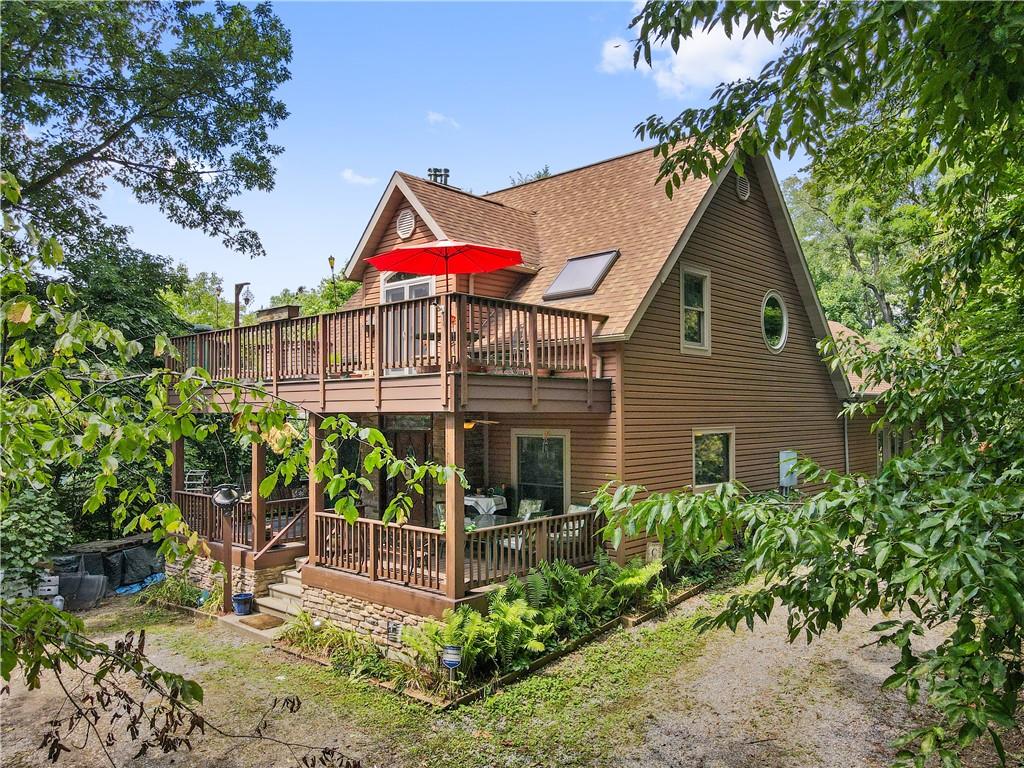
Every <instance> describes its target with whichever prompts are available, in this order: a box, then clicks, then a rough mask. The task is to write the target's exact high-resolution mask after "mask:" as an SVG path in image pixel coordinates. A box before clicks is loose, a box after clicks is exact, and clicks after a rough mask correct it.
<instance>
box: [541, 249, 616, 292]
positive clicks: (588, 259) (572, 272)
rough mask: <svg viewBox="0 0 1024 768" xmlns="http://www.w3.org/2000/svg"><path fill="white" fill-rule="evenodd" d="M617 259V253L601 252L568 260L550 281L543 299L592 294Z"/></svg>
mask: <svg viewBox="0 0 1024 768" xmlns="http://www.w3.org/2000/svg"><path fill="white" fill-rule="evenodd" d="M618 257H619V252H618V251H602V252H601V253H592V254H590V255H588V256H577V257H576V258H573V259H569V260H568V261H567V262H565V266H564V267H562V271H561V272H559V273H558V276H557V277H555V279H554V280H552V281H551V285H550V286H548V289H547V291H546V292H545V293H544V299H545V300H547V299H568V298H569V297H571V296H586V295H588V294H591V293H593V292H594V291H596V290H597V286H599V285H600V284H601V281H602V280H603V279H604V276H605V275H607V274H608V270H609V269H611V268H612V264H614V263H615V259H617V258H618Z"/></svg>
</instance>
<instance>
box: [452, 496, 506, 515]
mask: <svg viewBox="0 0 1024 768" xmlns="http://www.w3.org/2000/svg"><path fill="white" fill-rule="evenodd" d="M463 503H464V504H465V505H466V506H467V507H473V509H475V510H477V511H478V512H480V514H481V515H493V514H495V513H496V512H500V511H502V510H503V509H508V502H507V501H506V500H505V497H504V496H476V495H471V496H466V497H464V500H463Z"/></svg>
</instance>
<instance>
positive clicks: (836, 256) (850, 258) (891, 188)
mask: <svg viewBox="0 0 1024 768" xmlns="http://www.w3.org/2000/svg"><path fill="white" fill-rule="evenodd" d="M829 171H830V169H829V168H828V167H827V166H826V165H824V164H818V165H814V166H812V175H811V176H809V177H807V178H797V177H793V178H791V179H787V180H786V181H785V183H784V184H783V190H784V191H785V194H786V200H787V202H788V204H789V209H790V213H791V214H792V217H793V224H794V226H795V227H796V230H797V233H798V234H799V236H800V241H801V243H802V244H803V250H804V255H805V256H806V257H807V263H808V266H809V267H810V270H811V276H812V277H813V278H814V284H815V286H816V287H817V289H818V295H819V297H820V298H821V302H822V307H823V308H824V310H825V315H826V316H827V317H828V318H829V319H830V320H838V321H839V322H841V323H843V324H844V325H847V326H849V327H851V328H854V329H856V330H858V331H861V332H867V331H870V330H871V329H873V328H876V327H879V326H889V327H897V328H899V329H900V330H904V331H905V330H907V329H909V328H910V327H911V326H912V325H913V321H914V319H915V317H916V313H917V308H918V307H917V303H918V302H917V296H915V295H914V294H913V293H912V292H911V290H910V287H909V286H908V285H907V283H906V281H905V280H904V279H903V272H904V270H905V269H906V267H907V266H909V265H910V264H911V263H912V262H913V260H914V259H915V258H916V257H917V256H919V255H920V254H921V253H922V251H923V249H924V247H925V246H926V245H927V244H928V243H929V241H930V238H931V237H932V236H934V230H933V227H932V222H931V215H930V213H929V211H928V209H927V206H926V203H927V200H928V197H929V195H930V187H931V186H933V184H934V182H932V181H931V180H928V179H926V180H923V181H920V182H912V181H910V180H908V179H907V178H887V179H870V178H869V179H865V178H864V177H858V178H856V179H847V178H843V177H841V176H840V177H838V178H833V177H832V176H830V174H829Z"/></svg>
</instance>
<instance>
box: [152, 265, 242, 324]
mask: <svg viewBox="0 0 1024 768" xmlns="http://www.w3.org/2000/svg"><path fill="white" fill-rule="evenodd" d="M175 277H176V281H175V282H176V285H175V286H173V287H168V288H164V289H162V290H161V291H160V298H161V299H163V301H164V302H165V303H166V304H167V306H168V307H170V308H171V311H173V312H174V314H175V316H176V317H178V318H179V319H180V320H181V321H182V322H183V323H185V324H186V325H188V326H189V327H192V326H196V325H202V326H209V327H210V328H230V327H231V325H232V323H234V320H235V304H234V301H233V300H232V296H231V295H230V293H229V294H225V293H224V279H223V278H222V277H221V276H220V275H218V274H216V273H215V272H197V273H196V274H195V275H192V276H189V274H188V269H187V268H186V267H185V265H184V264H179V265H178V267H177V269H176V270H175ZM243 323H244V316H243Z"/></svg>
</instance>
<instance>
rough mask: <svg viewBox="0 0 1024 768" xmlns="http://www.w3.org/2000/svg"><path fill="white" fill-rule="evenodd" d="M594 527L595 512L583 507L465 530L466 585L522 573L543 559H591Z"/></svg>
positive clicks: (471, 586)
mask: <svg viewBox="0 0 1024 768" xmlns="http://www.w3.org/2000/svg"><path fill="white" fill-rule="evenodd" d="M598 528H599V525H598V522H597V513H596V512H594V511H593V510H586V511H584V512H571V513H569V514H565V515H554V516H552V517H539V518H537V519H535V520H527V521H523V522H515V523H508V524H507V525H496V526H492V527H489V528H477V529H476V530H473V531H467V533H466V587H467V588H468V589H474V588H476V587H481V586H484V585H485V584H493V583H495V582H502V581H507V580H508V578H509V576H522V575H524V574H526V573H528V572H529V571H530V569H531V568H535V567H536V566H537V563H539V562H541V561H544V560H549V561H550V560H564V561H566V562H567V563H571V564H572V565H586V564H587V563H592V562H593V561H594V552H595V549H596V547H597V531H598Z"/></svg>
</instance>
